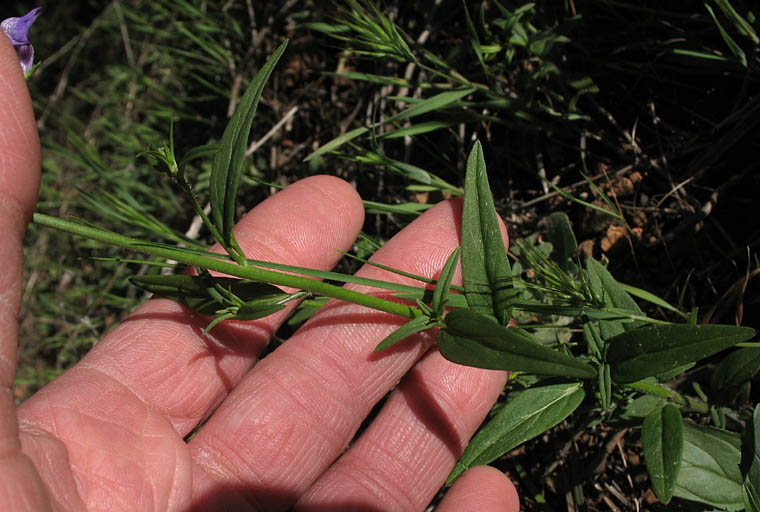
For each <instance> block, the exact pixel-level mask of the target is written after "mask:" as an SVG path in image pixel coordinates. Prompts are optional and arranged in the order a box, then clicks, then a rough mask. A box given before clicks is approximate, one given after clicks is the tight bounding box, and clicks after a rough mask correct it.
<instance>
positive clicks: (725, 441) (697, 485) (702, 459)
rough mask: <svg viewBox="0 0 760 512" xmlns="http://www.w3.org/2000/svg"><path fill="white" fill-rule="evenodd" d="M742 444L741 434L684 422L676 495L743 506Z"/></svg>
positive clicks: (731, 506)
mask: <svg viewBox="0 0 760 512" xmlns="http://www.w3.org/2000/svg"><path fill="white" fill-rule="evenodd" d="M740 447H741V440H740V438H739V435H738V434H734V433H731V432H726V431H724V430H718V429H716V428H710V427H699V426H697V425H693V424H692V423H689V422H684V424H683V456H682V459H681V470H680V471H679V473H678V480H677V481H676V486H675V489H674V491H673V495H674V496H678V497H679V498H685V499H688V500H694V501H698V502H700V503H706V504H708V505H712V506H713V507H722V508H726V509H729V510H738V509H740V508H742V507H743V506H744V501H743V498H742V480H743V478H742V474H741V472H740V471H739V461H740V458H741V452H740Z"/></svg>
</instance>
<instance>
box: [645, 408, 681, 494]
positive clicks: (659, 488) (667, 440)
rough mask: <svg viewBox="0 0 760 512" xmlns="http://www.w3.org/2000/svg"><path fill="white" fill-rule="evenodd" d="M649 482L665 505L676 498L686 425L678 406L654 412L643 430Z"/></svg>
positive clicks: (649, 416) (646, 420) (647, 419)
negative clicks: (674, 493)
mask: <svg viewBox="0 0 760 512" xmlns="http://www.w3.org/2000/svg"><path fill="white" fill-rule="evenodd" d="M641 442H642V444H643V446H644V461H645V462H646V466H647V472H648V473H649V480H650V481H651V483H652V489H653V490H654V493H655V494H656V495H657V497H658V498H659V499H660V501H662V502H663V503H665V504H666V505H667V504H668V503H669V502H670V499H671V498H672V497H673V490H674V489H675V485H676V481H677V479H678V472H679V470H680V469H681V456H682V454H683V422H682V420H681V411H680V410H679V409H678V407H676V406H675V405H670V404H669V405H666V406H665V407H663V408H662V409H656V410H654V411H652V412H651V413H650V414H649V415H648V416H647V417H646V418H645V419H644V423H643V424H642V429H641Z"/></svg>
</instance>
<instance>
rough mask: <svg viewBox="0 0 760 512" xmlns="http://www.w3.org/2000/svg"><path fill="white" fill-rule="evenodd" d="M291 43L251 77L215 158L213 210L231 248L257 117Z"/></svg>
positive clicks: (221, 231) (278, 50) (212, 182)
mask: <svg viewBox="0 0 760 512" xmlns="http://www.w3.org/2000/svg"><path fill="white" fill-rule="evenodd" d="M287 44H288V42H287V41H285V42H283V43H282V44H281V45H280V46H279V47H278V48H277V50H275V52H274V53H273V54H272V56H271V57H270V58H269V60H267V62H266V63H265V64H264V65H263V66H262V67H261V69H260V70H259V72H258V73H256V76H255V77H254V78H253V80H251V83H250V85H249V86H248V88H247V89H246V91H245V93H244V94H243V97H242V98H241V99H240V103H239V104H238V106H237V109H236V110H235V114H234V115H233V116H232V118H231V119H230V121H229V123H228V124H227V128H226V129H225V130H224V134H223V135H222V140H221V145H222V151H221V152H219V153H217V155H216V157H215V158H214V163H213V166H212V169H211V184H210V193H211V211H212V214H213V219H214V224H215V225H216V227H217V229H218V230H219V232H220V233H221V234H222V237H223V238H224V240H223V241H220V242H224V244H226V245H227V247H229V246H231V245H234V244H233V239H232V227H233V226H234V225H235V203H236V199H237V191H238V186H239V184H240V174H241V172H242V169H243V161H244V160H245V150H246V147H247V145H248V137H249V136H250V133H251V125H252V124H253V118H254V117H255V115H256V109H257V108H258V105H259V99H260V98H261V93H262V92H263V91H264V86H265V85H266V82H267V80H268V79H269V75H271V74H272V71H273V70H274V67H275V66H276V65H277V62H278V61H279V60H280V57H281V56H282V54H283V53H284V52H285V47H286V46H287Z"/></svg>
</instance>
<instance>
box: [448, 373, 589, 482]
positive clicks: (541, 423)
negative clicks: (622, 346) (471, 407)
mask: <svg viewBox="0 0 760 512" xmlns="http://www.w3.org/2000/svg"><path fill="white" fill-rule="evenodd" d="M584 396H585V395H584V392H583V387H582V385H581V384H580V383H579V382H573V383H569V384H554V385H550V386H539V387H534V388H529V389H526V390H525V391H520V392H519V393H517V394H515V396H514V397H510V399H509V401H507V403H506V404H504V406H503V407H502V408H501V409H500V410H499V412H498V413H497V414H496V416H494V417H493V419H491V421H489V422H488V424H487V425H486V426H485V427H483V428H482V429H480V431H479V432H478V433H477V434H476V435H475V437H473V438H472V441H470V444H468V445H467V448H466V449H465V451H464V453H463V454H462V457H461V458H460V459H459V462H457V464H456V466H454V469H453V470H452V471H451V474H450V475H449V477H448V479H447V480H446V485H451V484H452V483H453V482H454V480H456V479H457V478H458V477H459V475H461V474H462V473H464V472H465V471H466V470H468V469H469V468H471V467H472V466H477V465H481V464H488V463H489V462H491V461H494V460H496V459H498V458H499V457H501V456H502V455H504V454H505V453H507V452H509V451H511V450H513V449H514V448H516V447H518V446H520V445H521V444H522V443H524V442H525V441H528V440H530V439H533V438H534V437H536V436H538V435H540V434H542V433H544V432H546V431H547V430H549V429H550V428H552V427H553V426H554V425H556V424H558V423H559V422H560V421H562V420H564V419H565V418H567V417H568V416H569V415H570V414H571V413H572V412H573V411H574V410H575V409H576V408H577V407H578V406H579V405H580V403H581V402H582V401H583V397H584Z"/></svg>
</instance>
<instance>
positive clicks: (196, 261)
mask: <svg viewBox="0 0 760 512" xmlns="http://www.w3.org/2000/svg"><path fill="white" fill-rule="evenodd" d="M32 220H33V222H34V223H35V224H38V225H40V226H46V227H49V228H53V229H57V230H59V231H64V232H66V233H71V234H72V235H77V236H81V237H85V238H89V239H91V240H97V241H99V242H103V243H106V244H109V245H113V246H116V247H123V248H125V249H131V250H134V251H138V252H142V253H145V254H152V255H154V256H158V257H161V258H168V259H172V260H175V261H179V262H181V263H185V264H187V265H193V266H195V267H199V268H205V269H208V270H214V271H217V272H223V273H225V274H228V275H232V276H236V277H240V278H243V279H250V280H251V281H257V282H262V283H270V284H274V285H278V286H289V287H291V288H298V289H300V290H307V291H309V292H312V293H314V294H318V295H324V296H326V297H332V298H335V299H340V300H344V301H346V302H352V303H354V304H359V305H361V306H366V307H369V308H372V309H376V310H378V311H384V312H386V313H391V314H394V315H399V316H403V317H406V318H416V317H418V316H420V315H421V314H422V311H420V310H419V309H418V308H415V307H411V306H408V305H406V304H399V303H397V302H392V301H389V300H385V299H381V298H378V297H374V296H372V295H366V294H363V293H359V292H356V291H353V290H348V289H346V288H342V287H340V286H335V285H333V284H329V283H325V282H323V281H317V280H315V279H310V278H308V277H302V276H295V275H292V274H286V273H283V272H276V271H273V270H266V269H263V268H260V267H254V266H252V265H246V266H242V265H238V264H236V263H231V262H228V261H223V260H219V259H216V258H209V257H206V256H201V255H198V254H193V253H191V252H188V251H185V250H182V249H178V248H174V247H170V246H166V245H158V244H154V243H150V242H143V241H141V240H137V239H134V238H130V237H127V236H123V235H119V234H117V233H113V232H111V231H108V230H105V229H101V228H97V227H92V226H86V225H84V224H79V223H77V222H72V221H69V220H64V219H59V218H57V217H51V216H49V215H44V214H42V213H35V214H34V217H33V219H32Z"/></svg>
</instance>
